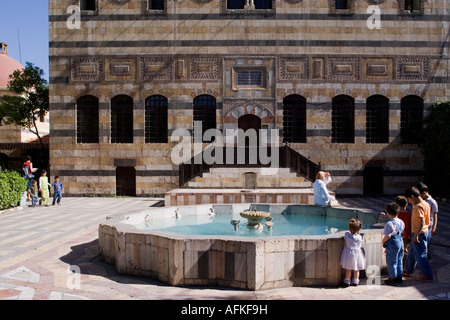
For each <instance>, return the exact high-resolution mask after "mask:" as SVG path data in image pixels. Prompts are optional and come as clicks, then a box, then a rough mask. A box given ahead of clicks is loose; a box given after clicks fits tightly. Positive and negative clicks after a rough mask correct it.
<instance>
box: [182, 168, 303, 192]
mask: <svg viewBox="0 0 450 320" xmlns="http://www.w3.org/2000/svg"><path fill="white" fill-rule="evenodd" d="M186 187H187V188H195V189H199V188H201V189H208V188H227V189H279V188H290V189H296V188H312V182H310V181H308V180H306V179H305V178H304V177H299V176H297V174H296V173H295V172H292V171H291V170H290V169H289V168H276V169H272V168H251V167H248V168H210V169H209V172H205V173H203V175H202V176H198V177H195V178H194V179H192V180H191V181H189V182H188V183H187V186H186Z"/></svg>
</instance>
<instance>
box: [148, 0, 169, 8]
mask: <svg viewBox="0 0 450 320" xmlns="http://www.w3.org/2000/svg"><path fill="white" fill-rule="evenodd" d="M164 2H165V0H147V10H164Z"/></svg>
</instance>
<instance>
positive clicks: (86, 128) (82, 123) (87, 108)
mask: <svg viewBox="0 0 450 320" xmlns="http://www.w3.org/2000/svg"><path fill="white" fill-rule="evenodd" d="M76 109H77V143H98V142H99V131H98V130H99V124H98V121H99V116H98V110H99V108H98V99H97V98H96V97H94V96H83V97H81V98H79V99H78V100H77V106H76Z"/></svg>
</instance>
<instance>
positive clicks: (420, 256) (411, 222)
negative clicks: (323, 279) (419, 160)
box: [313, 171, 438, 287]
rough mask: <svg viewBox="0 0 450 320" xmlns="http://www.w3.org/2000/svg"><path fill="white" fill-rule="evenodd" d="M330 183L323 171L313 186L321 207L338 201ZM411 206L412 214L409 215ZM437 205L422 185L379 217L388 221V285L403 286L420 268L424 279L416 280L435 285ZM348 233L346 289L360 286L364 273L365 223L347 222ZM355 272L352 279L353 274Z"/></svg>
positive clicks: (385, 232)
mask: <svg viewBox="0 0 450 320" xmlns="http://www.w3.org/2000/svg"><path fill="white" fill-rule="evenodd" d="M330 181H331V177H330V174H329V173H328V172H323V171H320V172H319V173H318V174H317V176H316V181H315V182H314V184H313V189H314V202H315V204H316V205H318V206H324V207H325V206H332V205H333V202H334V203H337V201H336V199H335V198H334V197H333V196H332V195H330V194H329V192H328V190H327V187H326V185H327V184H328V183H329V182H330ZM408 204H410V205H411V206H412V210H411V211H408ZM437 215H438V204H437V202H436V200H434V199H433V197H431V195H430V194H429V191H428V187H427V186H426V185H425V184H424V183H422V182H420V183H418V184H417V185H416V186H414V187H409V188H408V189H407V190H406V192H405V194H404V195H401V196H398V197H397V198H396V199H395V202H391V203H389V204H388V205H387V206H386V210H385V211H382V212H381V214H380V217H381V218H382V219H384V220H388V221H387V222H386V224H385V226H384V229H383V238H382V244H383V247H384V248H385V254H386V265H387V271H388V274H389V278H388V279H387V280H386V281H385V283H386V284H388V285H395V284H398V283H402V282H403V276H411V274H412V273H413V272H414V269H415V267H416V266H417V265H418V266H419V268H420V270H421V271H422V273H423V276H420V277H418V278H417V279H418V280H420V281H425V282H433V272H432V270H431V266H430V262H429V257H430V255H429V250H428V249H429V243H430V240H431V237H432V236H433V235H435V234H436V227H437V221H438V217H437ZM348 227H349V232H346V233H345V235H344V240H345V247H344V249H343V251H342V254H341V261H340V263H341V265H342V268H343V269H345V278H344V281H343V285H344V287H346V286H350V285H352V284H353V285H358V284H359V272H360V270H364V269H365V267H366V266H365V255H364V250H363V249H362V244H363V237H362V235H361V234H360V233H359V232H360V230H361V229H362V223H361V221H359V220H358V219H356V218H352V219H350V220H349V222H348ZM352 271H353V279H351V273H352Z"/></svg>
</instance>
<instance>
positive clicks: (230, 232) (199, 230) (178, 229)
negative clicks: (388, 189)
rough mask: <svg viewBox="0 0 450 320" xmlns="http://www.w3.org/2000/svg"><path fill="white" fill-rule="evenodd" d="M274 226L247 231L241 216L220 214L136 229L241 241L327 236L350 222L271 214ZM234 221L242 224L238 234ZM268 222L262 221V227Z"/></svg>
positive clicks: (149, 223)
mask: <svg viewBox="0 0 450 320" xmlns="http://www.w3.org/2000/svg"><path fill="white" fill-rule="evenodd" d="M270 216H271V217H272V219H273V220H272V222H273V226H272V228H271V230H269V229H268V228H267V227H266V226H264V227H263V228H260V229H258V230H251V229H248V228H247V226H246V225H247V220H246V219H245V218H242V217H241V216H240V215H239V213H237V214H231V213H230V214H227V213H220V214H216V215H214V216H209V215H201V216H182V217H181V218H180V219H175V218H167V219H154V220H150V221H147V222H143V223H140V224H138V225H136V228H138V229H145V230H158V231H167V232H174V233H178V234H183V235H209V236H212V235H225V236H240V237H266V236H284V235H326V234H329V233H333V232H338V231H344V230H348V219H338V218H333V217H324V216H312V215H302V214H286V215H285V214H271V215H270ZM231 220H240V227H239V229H238V230H237V231H235V230H234V226H233V225H232V224H231ZM265 222H266V220H264V219H263V223H265Z"/></svg>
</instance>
